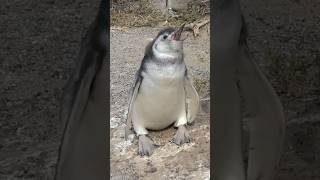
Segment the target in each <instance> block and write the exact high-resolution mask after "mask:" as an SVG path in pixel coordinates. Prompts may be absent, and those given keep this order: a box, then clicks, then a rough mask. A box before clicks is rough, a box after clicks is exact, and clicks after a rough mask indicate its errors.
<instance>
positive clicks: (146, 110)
mask: <svg viewBox="0 0 320 180" xmlns="http://www.w3.org/2000/svg"><path fill="white" fill-rule="evenodd" d="M184 73H185V66H184V64H180V65H170V66H167V67H159V66H157V65H150V66H148V73H143V74H142V76H143V81H142V84H141V86H140V89H139V94H138V96H137V99H136V100H135V103H134V109H133V122H134V124H135V127H136V128H137V129H136V130H138V131H139V128H142V129H143V128H146V129H152V130H160V129H163V128H166V127H168V126H169V125H171V124H172V123H174V122H175V121H177V120H179V119H181V118H185V116H186V110H185V91H184Z"/></svg>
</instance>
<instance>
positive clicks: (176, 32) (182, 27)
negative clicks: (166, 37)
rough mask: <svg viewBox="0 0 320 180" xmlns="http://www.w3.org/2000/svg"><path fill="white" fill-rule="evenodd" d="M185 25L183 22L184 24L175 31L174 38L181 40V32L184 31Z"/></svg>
mask: <svg viewBox="0 0 320 180" xmlns="http://www.w3.org/2000/svg"><path fill="white" fill-rule="evenodd" d="M184 26H185V24H182V26H181V27H180V28H179V29H178V30H176V31H174V32H173V35H172V40H176V41H179V40H180V37H181V34H182V32H183V29H184Z"/></svg>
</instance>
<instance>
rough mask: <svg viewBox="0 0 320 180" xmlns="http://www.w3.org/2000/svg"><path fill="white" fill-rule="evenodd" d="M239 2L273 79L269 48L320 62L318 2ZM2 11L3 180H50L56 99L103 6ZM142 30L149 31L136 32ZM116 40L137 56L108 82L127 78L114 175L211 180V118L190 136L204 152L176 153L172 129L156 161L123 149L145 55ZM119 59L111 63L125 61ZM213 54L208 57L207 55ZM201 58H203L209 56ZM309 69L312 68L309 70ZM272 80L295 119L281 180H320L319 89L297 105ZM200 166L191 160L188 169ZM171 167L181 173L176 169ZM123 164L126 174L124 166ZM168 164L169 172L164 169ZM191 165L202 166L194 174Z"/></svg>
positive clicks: (37, 4)
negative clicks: (133, 87)
mask: <svg viewBox="0 0 320 180" xmlns="http://www.w3.org/2000/svg"><path fill="white" fill-rule="evenodd" d="M249 2H250V5H249ZM241 3H242V7H243V10H244V14H245V17H246V20H247V22H248V24H249V46H250V48H251V51H252V52H251V53H252V54H253V56H254V57H255V58H256V60H257V62H258V63H259V65H260V66H261V67H262V69H263V70H264V71H265V72H266V73H268V72H269V69H268V61H267V60H268V57H269V55H268V53H267V51H266V50H270V51H272V52H275V53H276V54H280V55H281V60H282V61H287V60H288V59H292V58H297V60H301V61H302V62H310V61H314V60H319V47H320V45H319V43H320V38H319V36H320V34H319V32H320V27H319V22H320V16H319V12H320V9H319V8H320V6H319V3H318V1H316V0H307V1H299V0H281V1H277V0H271V1H262V0H258V1H254V2H253V1H248V0H243V1H241ZM252 3H253V4H252ZM0 4H1V6H0V24H1V26H0V179H1V180H2V179H3V180H7V179H10V180H22V179H29V180H31V179H32V180H37V179H39V180H43V179H45V180H46V179H49V180H51V179H52V175H53V173H54V166H55V164H56V159H57V150H58V146H59V143H60V138H61V124H60V122H59V119H58V110H59V98H60V96H61V93H62V88H63V86H64V84H65V82H66V80H67V79H68V77H69V76H70V73H71V70H72V68H73V67H74V64H73V60H74V59H76V56H77V54H78V51H79V43H80V40H81V37H83V35H84V33H85V31H86V29H87V27H88V25H89V23H90V22H91V21H92V19H93V18H94V16H95V14H96V8H97V5H98V4H99V2H98V0H95V1H84V0H74V1H71V0H64V1H62V0H42V1H40V0H33V1H19V0H12V1H6V0H0ZM293 14H294V15H293ZM258 27H259V28H258ZM261 27H262V28H261ZM156 31H157V29H153V28H142V29H132V30H131V29H130V31H129V32H128V33H124V32H118V31H113V32H112V33H113V34H112V36H113V37H121V36H128V37H135V36H136V38H137V37H139V36H143V37H150V35H151V37H152V35H154V33H155V32H156ZM141 32H145V33H144V34H139V33H141ZM132 33H135V34H132ZM115 41H118V42H119V43H122V44H127V45H128V46H127V47H128V48H127V51H128V52H131V53H132V55H131V54H130V53H128V56H130V58H129V59H126V60H124V61H126V62H127V63H128V64H120V62H121V60H119V61H115V62H114V63H115V65H117V67H119V68H123V70H121V69H118V72H119V73H118V74H112V72H111V76H114V77H118V78H119V79H121V78H123V79H124V80H125V81H119V79H118V80H117V79H114V80H112V82H113V85H111V88H112V89H113V90H116V91H114V92H112V93H113V95H115V97H119V98H118V99H111V100H112V101H113V102H114V103H113V104H112V106H111V109H112V112H111V117H114V119H111V128H112V132H111V133H112V134H111V135H112V136H113V137H114V139H113V142H114V145H115V146H113V147H112V148H113V149H111V151H114V152H117V154H118V155H117V156H114V157H113V158H112V159H111V161H112V162H114V163H115V167H114V170H116V169H117V170H121V171H122V172H123V171H125V172H126V173H125V175H132V176H131V177H137V176H144V178H145V177H146V175H159V173H160V172H161V171H162V170H165V169H166V170H167V171H166V172H167V173H168V174H170V173H173V174H175V175H177V177H180V178H181V179H182V178H183V177H184V176H187V177H188V178H191V179H192V178H194V177H193V175H194V176H196V177H200V179H202V178H201V177H208V176H207V174H206V173H208V171H209V169H208V168H209V159H207V160H204V158H205V157H209V154H208V152H209V151H207V150H208V148H209V142H207V139H206V137H208V134H207V133H205V132H209V129H208V128H209V127H208V126H207V124H208V121H207V119H208V116H207V114H206V113H203V114H201V115H200V116H199V118H198V121H197V122H196V123H195V124H194V125H192V126H190V127H189V129H190V130H191V132H192V134H199V136H197V137H196V138H199V139H197V140H196V141H194V142H199V143H200V144H202V146H198V144H196V143H191V144H190V145H185V146H183V147H181V148H177V147H176V146H175V145H173V144H170V143H168V140H169V139H170V138H171V137H172V135H173V133H174V130H173V129H172V128H169V129H167V130H165V131H163V132H156V133H153V134H152V136H153V137H154V138H155V140H156V142H158V143H159V144H160V145H161V146H160V148H158V149H157V150H156V152H155V154H157V155H158V156H157V157H158V159H156V158H157V157H156V156H154V157H151V158H150V159H148V158H142V159H139V157H137V156H136V154H135V153H136V149H137V145H136V142H133V143H132V144H124V141H121V138H122V136H123V134H121V133H122V131H120V129H121V127H122V123H123V120H124V113H125V106H124V105H125V103H126V100H127V99H126V98H127V88H128V87H129V86H130V84H131V83H132V75H133V74H131V73H132V72H134V71H135V69H136V67H137V63H138V62H136V61H137V60H140V59H139V58H138V59H137V58H136V57H141V56H142V54H141V53H142V51H138V50H137V51H136V52H133V51H135V48H138V45H135V44H132V43H131V44H130V43H129V42H128V41H125V42H121V41H123V39H121V38H118V39H115ZM129 41H130V40H129ZM197 41H198V40H194V42H196V44H195V47H190V49H192V48H199V49H201V43H200V41H199V43H198V44H197ZM140 42H141V44H140V45H144V40H143V39H141V41H140ZM187 44H188V43H187ZM189 45H190V46H192V45H191V44H189ZM133 46H136V47H133ZM115 47H116V46H112V47H111V48H115ZM124 47H125V46H119V47H118V48H120V49H121V48H124ZM202 48H204V47H202ZM112 53H113V52H111V56H113V57H121V56H123V55H122V54H118V55H113V54H112ZM206 53H207V54H208V52H201V54H206ZM203 58H204V60H205V57H203ZM266 59H267V60H266ZM189 62H190V66H191V67H193V68H191V71H192V72H193V74H194V76H196V77H206V76H207V74H206V73H207V72H206V71H207V70H208V69H205V67H204V69H202V68H203V67H200V65H199V66H198V65H197V64H193V63H192V60H190V61H189ZM204 62H205V61H204ZM117 63H118V64H117ZM124 67H125V68H124ZM311 67H312V66H311ZM120 70H121V71H120ZM198 70H199V71H198ZM314 71H316V70H314ZM310 72H313V71H312V70H311V69H310ZM303 75H305V76H307V77H308V78H313V77H316V74H314V75H312V73H309V71H308V73H307V74H303ZM268 77H270V76H269V75H268ZM270 79H271V80H272V83H273V85H274V86H275V87H277V89H276V90H277V91H278V93H279V94H280V97H281V100H282V102H283V104H284V106H285V110H286V114H287V117H288V128H287V138H286V148H285V151H284V154H283V157H282V160H281V164H280V169H279V178H278V179H279V180H319V179H320V163H319V161H320V155H319V152H320V121H319V120H320V100H319V98H318V97H320V95H319V91H308V93H305V94H303V95H302V96H300V97H297V98H290V96H289V97H288V95H287V94H286V93H284V92H283V91H282V90H281V88H278V84H279V83H278V82H281V79H278V78H275V77H274V76H271V77H270ZM307 82H309V81H307ZM305 87H308V88H309V87H310V88H312V86H309V84H305ZM117 145H119V146H117ZM119 149H121V150H125V151H119ZM164 150H170V152H169V153H168V152H167V151H164ZM193 151H196V152H201V153H200V156H199V157H196V154H195V153H192V152H193ZM111 153H113V152H111ZM126 153H127V154H126ZM114 154H115V153H114ZM177 154H178V155H179V156H180V155H181V157H182V158H185V159H187V161H186V162H189V163H186V164H184V161H183V162H181V160H180V161H179V160H178V159H177V158H175V157H176V156H173V155H177ZM166 155H168V156H166ZM168 159H169V160H171V161H169V160H168ZM194 159H196V160H195V161H194V163H193V164H190V162H191V161H192V160H194ZM162 160H168V161H167V163H163V164H162V165H163V167H159V164H156V163H154V162H155V161H162ZM162 162H164V161H162ZM137 164H139V165H141V169H135V167H137V166H136V165H137ZM172 164H175V165H177V166H175V167H173V166H172ZM179 164H180V165H179ZM122 165H123V166H125V167H126V168H125V169H122V168H120V166H122ZM166 166H168V167H169V168H165V167H166ZM144 167H145V168H144ZM194 167H196V168H195V169H193V168H194ZM184 168H188V169H190V170H191V172H192V173H190V172H189V173H188V172H185V171H183V169H184ZM170 170H173V171H175V172H171V171H170ZM111 173H112V174H113V177H114V179H116V178H118V179H121V174H119V172H115V171H111ZM199 173H204V174H199ZM153 177H155V176H153ZM168 178H170V177H168Z"/></svg>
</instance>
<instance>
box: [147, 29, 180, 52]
mask: <svg viewBox="0 0 320 180" xmlns="http://www.w3.org/2000/svg"><path fill="white" fill-rule="evenodd" d="M183 28H184V24H183V25H182V26H181V27H180V28H178V29H174V28H166V29H163V30H161V31H160V32H159V33H158V35H157V37H156V38H155V39H154V40H153V43H152V53H153V54H154V55H155V56H156V57H158V58H165V57H175V56H179V55H180V54H182V51H183V40H182V39H181V34H182V31H183Z"/></svg>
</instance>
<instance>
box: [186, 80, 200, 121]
mask: <svg viewBox="0 0 320 180" xmlns="http://www.w3.org/2000/svg"><path fill="white" fill-rule="evenodd" d="M184 89H185V92H186V110H187V121H188V123H192V122H193V120H194V119H195V118H196V115H197V113H198V110H199V102H200V98H199V95H198V93H197V91H196V89H195V88H194V86H193V85H192V82H191V80H190V79H189V78H188V77H187V76H186V77H185V86H184Z"/></svg>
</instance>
